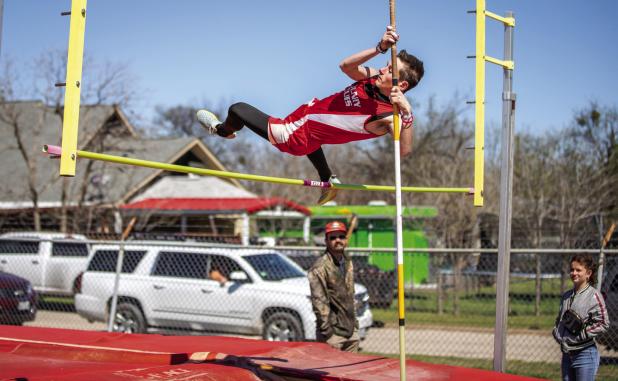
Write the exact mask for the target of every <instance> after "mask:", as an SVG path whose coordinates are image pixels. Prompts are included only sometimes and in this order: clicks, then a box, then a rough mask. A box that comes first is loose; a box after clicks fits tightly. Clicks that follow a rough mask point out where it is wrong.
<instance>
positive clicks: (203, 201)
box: [121, 197, 311, 216]
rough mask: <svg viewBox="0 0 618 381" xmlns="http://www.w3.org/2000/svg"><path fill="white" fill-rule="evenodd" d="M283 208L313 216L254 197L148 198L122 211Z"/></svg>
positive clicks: (276, 199)
mask: <svg viewBox="0 0 618 381" xmlns="http://www.w3.org/2000/svg"><path fill="white" fill-rule="evenodd" d="M276 206H281V207H284V208H287V209H292V210H295V211H297V212H300V213H302V214H304V215H307V216H309V215H311V211H310V210H309V209H308V208H306V207H304V206H302V205H299V204H297V203H295V202H293V201H290V200H286V199H284V198H279V197H252V198H147V199H145V200H141V201H136V202H132V203H130V204H126V205H122V206H121V208H122V209H149V210H178V211H182V210H191V211H196V210H205V211H206V210H208V211H219V212H223V211H225V212H247V213H249V214H253V213H257V212H259V211H261V210H265V209H272V208H274V207H276Z"/></svg>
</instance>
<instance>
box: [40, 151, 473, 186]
mask: <svg viewBox="0 0 618 381" xmlns="http://www.w3.org/2000/svg"><path fill="white" fill-rule="evenodd" d="M43 152H46V153H49V154H51V155H52V156H56V157H57V155H58V154H59V153H60V148H59V147H56V146H51V145H46V146H44V147H43ZM77 156H78V157H81V158H84V159H90V160H98V161H106V162H110V163H116V164H125V165H134V166H138V167H145V168H153V169H160V170H164V171H170V172H181V173H193V174H196V175H202V176H216V177H224V178H230V179H238V180H250V181H261V182H268V183H275V184H287V185H301V186H308V187H315V188H328V187H333V188H335V189H344V190H365V191H377V192H395V187H394V186H389V185H364V184H332V185H331V184H329V183H324V182H321V181H310V180H300V179H286V178H283V177H271V176H260V175H251V174H246V173H237V172H226V171H218V170H215V169H206V168H196V167H189V166H185V165H176V164H168V163H160V162H156V161H148V160H141V159H133V158H128V157H122V156H114V155H108V154H103V153H96V152H88V151H77ZM401 190H402V192H423V193H430V192H440V193H466V194H472V193H474V189H473V188H440V187H401Z"/></svg>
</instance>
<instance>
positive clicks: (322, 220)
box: [309, 205, 438, 285]
mask: <svg viewBox="0 0 618 381" xmlns="http://www.w3.org/2000/svg"><path fill="white" fill-rule="evenodd" d="M309 209H310V210H311V231H312V232H316V233H317V232H319V231H320V230H321V229H323V228H324V225H325V224H326V222H327V221H330V220H335V219H339V220H343V221H346V220H347V219H348V218H349V217H350V216H351V215H352V214H356V215H357V216H358V226H357V228H356V230H355V232H354V234H353V235H352V237H351V238H350V242H349V247H358V248H374V247H375V248H391V247H392V248H394V247H396V240H395V238H396V237H395V233H396V229H395V214H396V209H395V206H394V205H332V206H331V205H329V206H312V207H309ZM437 214H438V210H437V208H435V207H427V206H418V207H417V206H413V207H407V208H403V247H404V248H410V247H415V248H426V247H429V242H428V239H427V237H426V235H425V232H424V229H423V225H424V221H425V220H426V219H427V218H433V217H436V216H437ZM368 260H369V263H370V264H373V265H375V266H378V267H379V268H380V269H382V270H384V271H390V270H395V269H396V266H395V265H396V262H397V255H396V253H393V252H380V251H375V252H371V253H370V254H369V258H368ZM428 276H429V254H428V253H426V252H423V251H422V250H419V251H418V252H410V253H407V252H406V253H404V280H405V282H406V283H411V282H412V281H413V283H414V284H415V285H418V284H421V283H424V282H426V281H427V278H428Z"/></svg>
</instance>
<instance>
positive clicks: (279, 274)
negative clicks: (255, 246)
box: [245, 253, 305, 280]
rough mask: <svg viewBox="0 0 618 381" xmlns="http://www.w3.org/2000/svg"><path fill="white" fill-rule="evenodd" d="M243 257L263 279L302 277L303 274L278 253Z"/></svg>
mask: <svg viewBox="0 0 618 381" xmlns="http://www.w3.org/2000/svg"><path fill="white" fill-rule="evenodd" d="M245 259H246V260H247V262H249V264H250V265H251V267H253V269H254V270H255V271H256V272H257V273H258V274H259V275H260V277H262V279H264V280H283V279H289V278H300V277H304V276H305V274H304V273H303V272H302V271H300V270H299V269H297V268H296V267H294V266H293V265H292V264H290V263H289V262H288V261H286V260H285V259H284V258H282V257H281V256H280V255H279V254H275V253H269V254H257V255H247V256H245Z"/></svg>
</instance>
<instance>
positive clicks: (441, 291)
mask: <svg viewBox="0 0 618 381" xmlns="http://www.w3.org/2000/svg"><path fill="white" fill-rule="evenodd" d="M443 276H444V274H442V270H438V315H442V314H444V278H443Z"/></svg>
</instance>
